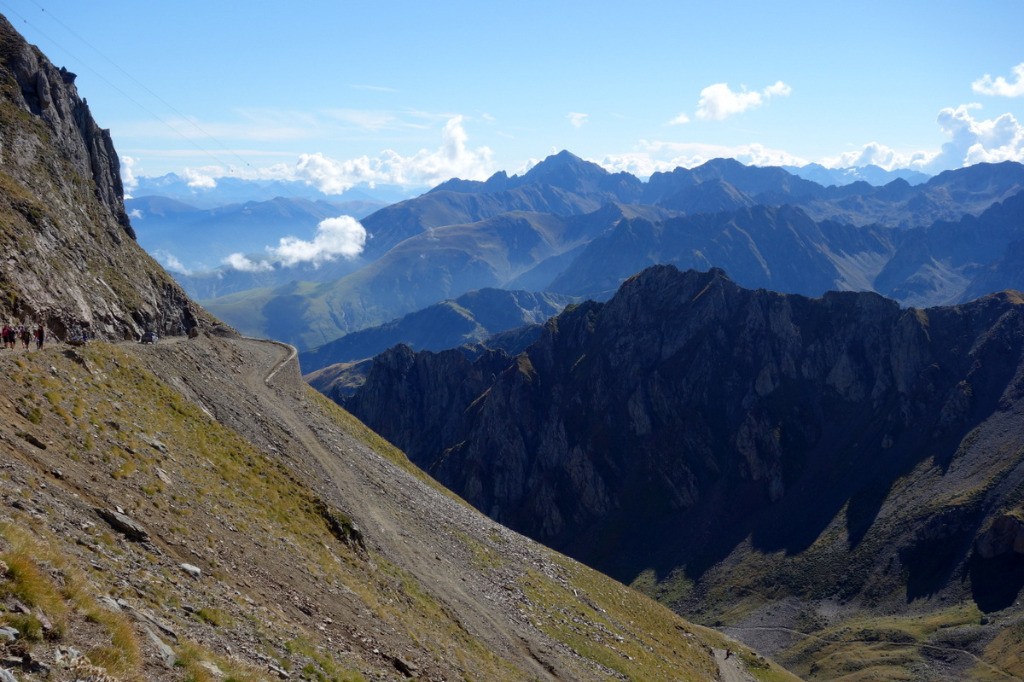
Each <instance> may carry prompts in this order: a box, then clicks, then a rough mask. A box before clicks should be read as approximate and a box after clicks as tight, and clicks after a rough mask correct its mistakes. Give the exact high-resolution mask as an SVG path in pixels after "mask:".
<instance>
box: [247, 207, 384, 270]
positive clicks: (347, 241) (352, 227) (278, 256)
mask: <svg viewBox="0 0 1024 682" xmlns="http://www.w3.org/2000/svg"><path fill="white" fill-rule="evenodd" d="M365 244H366V228H364V227H363V226H362V224H361V223H360V222H359V221H358V220H356V219H355V218H353V217H351V216H347V215H343V216H339V217H337V218H327V219H326V220H321V221H320V224H319V225H317V228H316V234H315V235H314V236H313V239H312V241H306V240H304V239H299V238H297V237H283V238H282V239H281V241H280V243H279V244H278V245H277V246H276V247H268V248H267V251H268V252H269V253H270V255H271V256H273V257H274V259H275V260H277V261H279V262H280V263H281V265H284V266H286V267H288V266H292V265H296V264H298V263H311V264H312V265H313V266H315V267H319V266H320V265H321V264H322V263H325V262H327V261H330V260H334V259H335V258H337V257H338V256H342V257H344V258H355V257H356V256H358V255H359V254H360V253H362V251H363V246H364V245H365Z"/></svg>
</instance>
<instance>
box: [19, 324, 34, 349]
mask: <svg viewBox="0 0 1024 682" xmlns="http://www.w3.org/2000/svg"><path fill="white" fill-rule="evenodd" d="M31 339H32V332H30V331H29V330H28V325H24V324H23V325H21V347H22V348H23V349H25V350H28V342H29V341H30V340H31Z"/></svg>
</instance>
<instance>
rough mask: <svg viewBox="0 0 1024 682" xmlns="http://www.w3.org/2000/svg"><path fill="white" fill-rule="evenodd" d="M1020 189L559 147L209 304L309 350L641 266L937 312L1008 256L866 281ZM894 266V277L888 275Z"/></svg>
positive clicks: (400, 212) (978, 175)
mask: <svg viewBox="0 0 1024 682" xmlns="http://www.w3.org/2000/svg"><path fill="white" fill-rule="evenodd" d="M1022 191H1024V166H1021V165H1020V164H1016V163H1012V162H1005V163H1001V164H978V165H976V166H971V167H968V168H962V169H958V170H956V171H949V172H947V173H942V174H940V175H938V176H936V177H934V178H931V179H929V180H928V181H927V182H924V183H922V184H920V185H916V186H913V185H911V184H909V183H908V182H907V181H906V180H903V179H898V180H894V181H893V182H891V183H889V184H888V185H885V186H882V187H875V186H872V185H869V184H868V183H866V182H857V183H853V184H849V185H844V186H829V187H823V186H821V185H819V184H817V183H814V182H811V181H809V180H805V179H803V178H800V177H797V176H795V175H792V174H791V173H788V172H787V171H785V170H783V169H782V168H759V167H747V166H744V165H743V164H741V163H739V162H737V161H735V160H731V159H715V160H713V161H709V162H707V163H705V164H703V165H701V166H698V167H696V168H692V169H684V168H678V169H676V170H674V171H672V172H670V173H655V174H654V175H652V176H651V177H650V179H648V180H647V181H646V182H641V181H640V180H639V179H637V178H635V177H634V176H631V175H628V174H624V173H616V174H613V173H609V172H607V171H606V170H604V169H602V168H601V167H600V166H597V165H596V164H593V163H589V162H586V161H584V160H582V159H579V158H578V157H575V156H573V155H572V154H570V153H569V152H560V153H559V154H556V155H553V156H551V157H549V158H548V159H545V160H544V161H543V162H541V163H539V164H537V165H536V166H535V167H534V168H532V169H531V170H530V171H529V172H527V173H525V174H523V175H521V176H512V177H509V176H507V175H506V174H504V173H499V174H496V175H495V176H493V177H492V178H490V179H489V180H487V181H483V182H474V181H465V180H452V181H449V182H446V183H443V184H442V185H440V186H438V187H437V188H435V189H434V190H432V191H430V192H428V193H426V194H424V195H422V196H420V197H417V198H414V199H408V200H406V201H403V202H400V203H398V204H395V205H393V206H389V207H387V208H385V209H382V210H380V211H377V212H376V213H374V214H372V215H371V216H368V217H367V218H366V219H365V220H364V221H363V224H364V226H365V227H366V229H367V232H368V235H369V238H368V241H367V248H366V251H365V252H364V253H363V254H362V255H361V256H360V258H359V259H356V260H344V261H341V260H339V261H338V262H337V264H336V265H328V266H326V269H323V268H322V269H321V271H320V272H319V274H318V276H317V279H318V281H317V283H316V284H312V283H310V284H295V283H290V284H288V285H287V286H281V287H278V288H276V289H264V290H259V291H249V292H239V293H236V294H235V295H232V296H229V297H224V298H221V299H218V300H215V301H208V305H210V307H211V309H212V310H214V311H215V312H218V313H219V314H221V315H223V316H224V317H225V319H228V320H229V321H231V322H232V323H234V324H236V325H237V326H239V327H240V328H243V329H245V330H246V331H247V333H252V334H259V335H267V336H271V337H275V338H283V339H288V340H289V341H291V342H293V343H296V344H297V345H299V346H300V347H302V348H303V349H308V348H311V347H315V346H318V345H321V344H323V343H326V342H330V341H332V340H333V339H334V338H337V337H339V336H341V335H344V334H346V333H349V332H352V331H357V330H359V329H362V328H365V327H367V326H375V325H377V324H380V323H382V322H384V321H386V320H388V319H393V318H394V317H396V316H398V315H402V314H406V313H409V312H413V311H415V310H417V309H421V308H423V307H426V306H429V305H432V304H434V303H436V302H438V301H440V300H444V299H446V298H453V297H457V296H459V295H461V294H462V293H464V292H466V291H470V290H474V289H479V288H482V287H501V288H512V289H527V290H530V291H544V292H554V293H561V294H567V295H572V296H580V295H582V296H591V297H598V298H603V297H607V296H609V295H611V293H612V292H614V290H615V289H616V288H617V287H618V285H619V284H621V282H622V281H623V280H625V278H627V277H629V276H630V275H632V274H634V273H635V272H636V271H638V270H639V269H641V268H643V267H646V266H647V265H651V264H655V263H673V264H677V265H678V266H679V267H682V268H688V267H698V268H707V267H721V268H724V269H725V270H726V271H727V272H729V273H730V276H732V277H734V278H735V279H736V281H738V282H741V283H742V284H744V285H746V286H771V287H772V288H776V289H779V290H782V291H786V292H789V293H803V294H808V295H819V294H821V293H823V292H824V291H828V290H831V289H850V290H877V291H879V292H880V293H883V294H884V295H888V296H895V297H899V298H900V300H901V301H902V302H904V303H912V304H917V305H939V304H947V303H952V302H958V301H960V300H964V296H966V295H968V294H967V292H969V291H972V292H973V291H976V290H978V289H979V287H981V286H982V285H983V283H984V282H986V281H988V279H986V278H985V277H980V278H979V279H978V280H977V282H975V279H974V275H975V274H980V273H981V272H982V271H984V270H987V269H990V268H994V267H996V261H997V260H999V259H1000V258H1002V256H1003V253H1004V251H1005V250H1006V249H1007V248H1009V247H1008V246H1007V245H1002V246H1001V247H1000V249H1002V250H1000V251H999V252H998V253H993V254H987V255H986V258H987V259H986V260H980V261H971V262H969V263H964V262H961V263H958V264H956V265H952V264H951V263H950V262H948V259H945V254H943V253H936V254H934V256H933V255H932V254H928V253H926V252H925V251H923V250H921V249H918V250H917V251H916V252H909V251H908V252H904V253H902V254H899V256H900V260H901V261H907V262H906V263H904V264H903V265H901V266H900V268H890V270H889V271H888V272H887V273H886V277H885V278H883V280H884V281H882V280H880V281H878V282H876V281H875V280H876V279H877V278H879V276H880V273H881V271H882V270H883V268H885V267H886V266H887V264H888V262H889V261H890V260H891V259H893V258H896V257H897V249H898V247H899V245H900V244H901V243H902V242H903V240H907V241H918V240H920V239H921V237H920V235H921V234H924V233H928V232H930V231H931V232H934V228H935V226H937V225H941V224H945V223H955V222H963V223H964V225H965V227H969V225H968V222H969V220H970V219H972V218H974V217H979V216H980V215H982V214H983V213H985V212H986V211H992V210H994V209H995V208H996V207H997V206H998V205H999V204H1000V202H1002V203H1003V204H1008V203H1011V202H1013V201H1015V198H1014V197H1015V196H1016V195H1018V194H1020V193H1021V192H1022ZM993 215H995V214H993ZM780 216H781V218H780ZM648 224H649V225H648ZM976 225H977V226H978V227H986V228H988V227H992V226H991V225H990V224H988V223H977V224H976ZM638 226H640V227H638ZM1004 227H1006V228H1009V227H1012V225H1006V226H1004ZM1000 229H1001V228H1000ZM628 232H632V234H631V235H630V236H629V238H623V233H628ZM777 242H783V243H786V246H785V247H783V246H781V245H780V244H778V243H777ZM794 242H795V247H796V253H797V254H798V255H800V257H801V259H802V262H803V261H808V263H807V265H808V272H807V273H806V274H807V276H806V277H804V276H803V273H796V274H797V276H796V277H795V278H787V277H785V276H784V274H785V271H786V270H787V268H789V269H790V270H792V269H793V268H794V266H793V264H792V263H790V262H788V260H787V258H788V256H789V255H790V246H792V245H794V244H793V243H794ZM609 244H613V246H609ZM609 249H610V251H609ZM907 256H910V257H911V258H910V259H909V260H908V258H906V257H907ZM914 257H916V258H917V260H913V258H914ZM609 259H610V260H611V261H612V263H613V264H614V265H615V267H614V268H613V269H611V270H610V271H609V270H607V269H606V268H605V267H604V261H605V260H609ZM897 272H905V273H907V280H906V281H895V280H894V277H893V276H892V275H893V274H894V273H897ZM1002 272H1003V273H1004V276H1005V277H1008V278H1011V279H1012V275H1011V274H1010V272H1009V271H1006V270H1003V271H1002ZM332 277H333V278H334V279H333V280H332V279H331V278H332ZM805 280H806V281H805ZM413 281H414V282H415V286H411V285H410V284H411V283H412V282H413ZM812 281H813V284H812ZM1021 286H1024V283H1022V284H1021ZM985 293H990V292H985ZM904 297H905V300H904ZM268 311H273V313H274V314H273V315H268V314H267V313H268ZM283 313H287V314H283Z"/></svg>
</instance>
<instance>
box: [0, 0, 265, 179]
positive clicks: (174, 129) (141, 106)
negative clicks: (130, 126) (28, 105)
mask: <svg viewBox="0 0 1024 682" xmlns="http://www.w3.org/2000/svg"><path fill="white" fill-rule="evenodd" d="M32 4H34V5H35V6H36V7H38V8H39V10H40V11H41V12H43V13H44V14H46V15H47V16H48V17H49V18H50V19H52V20H53V21H55V22H57V23H58V24H59V25H60V26H61V27H62V28H63V29H64V30H65V31H67V32H68V33H70V34H71V35H72V36H74V37H75V38H77V39H78V40H79V42H81V43H83V44H84V45H85V46H86V47H88V48H89V49H91V50H92V51H93V52H95V53H96V54H97V55H99V56H100V57H101V58H103V59H104V60H105V61H106V62H107V63H109V64H110V65H111V66H113V67H114V68H115V69H117V70H118V71H119V72H121V74H122V75H123V76H125V77H126V78H127V79H128V80H130V81H131V82H133V83H134V84H135V85H137V86H139V87H140V88H142V89H143V90H145V91H146V92H147V93H149V95H150V96H151V97H153V98H154V99H156V100H157V101H158V102H160V103H161V104H162V105H163V106H165V107H167V108H168V109H170V110H171V111H172V112H174V113H175V114H177V116H178V117H180V118H181V119H182V120H184V121H187V122H188V124H189V125H191V126H192V127H193V128H194V129H195V130H196V131H198V132H199V133H200V134H201V135H202V136H203V137H205V138H206V139H209V140H211V141H213V142H215V143H217V145H218V146H220V148H221V149H222V150H223V151H224V152H226V153H227V154H230V155H232V156H234V157H235V158H236V159H238V160H239V162H241V165H242V166H245V167H248V168H253V165H252V164H250V163H249V162H248V161H246V160H245V159H244V158H242V157H241V156H239V155H238V153H237V152H235V151H234V150H232V149H230V148H229V147H228V146H227V145H225V144H224V143H223V142H221V141H220V140H219V139H217V138H216V137H215V136H214V135H212V134H210V133H209V132H207V131H206V130H204V129H203V128H202V126H200V125H199V124H198V123H196V122H195V121H194V120H192V119H191V118H189V117H188V116H186V115H185V114H183V113H182V112H181V111H179V110H178V108H177V107H175V106H174V105H173V104H171V103H170V102H168V101H167V100H165V99H164V98H163V97H161V96H160V95H158V94H157V93H155V92H153V90H152V89H150V88H149V87H148V86H147V85H146V84H145V83H143V82H142V81H140V80H139V79H137V78H135V77H134V76H133V75H132V74H130V73H129V72H128V71H126V70H125V69H124V68H123V67H121V65H120V64H118V63H117V62H115V61H114V60H113V59H111V58H110V57H108V56H107V55H106V54H104V53H103V52H102V51H101V50H100V49H99V48H97V47H96V46H95V45H93V44H92V43H90V42H89V41H88V40H86V39H85V38H83V37H82V36H81V35H79V34H78V32H76V31H75V30H74V29H73V28H71V27H70V26H68V25H67V24H66V23H64V22H63V21H61V20H60V18H59V17H57V16H56V15H55V14H53V12H50V11H48V10H47V9H46V8H45V7H43V6H42V5H41V4H40V3H39V2H37V1H36V0H32ZM0 6H3V7H5V8H6V10H7V11H9V12H10V13H11V14H13V15H16V16H17V17H19V18H20V19H21V20H22V22H23V23H25V24H26V25H28V26H31V27H32V28H33V29H34V30H35V31H37V32H38V33H39V34H40V35H42V36H43V37H44V38H46V39H47V40H49V41H50V42H52V43H53V44H55V45H57V46H58V47H60V48H61V49H62V50H64V52H66V53H67V54H68V56H69V57H71V58H72V59H74V60H75V61H77V62H78V63H80V64H81V65H82V66H84V67H85V68H86V69H87V70H88V71H90V72H91V73H93V74H94V75H95V76H97V77H98V78H99V79H100V80H102V81H103V82H104V83H106V84H107V85H108V86H110V87H111V88H113V89H114V90H115V91H117V92H118V93H120V94H121V96H123V97H124V98H125V99H127V100H128V101H129V102H131V103H132V104H134V105H135V106H137V107H138V108H139V109H141V110H142V111H144V112H145V113H147V114H148V115H150V116H152V117H153V118H154V119H156V120H157V121H159V122H160V123H162V124H163V125H165V126H167V128H168V129H169V130H171V131H172V132H173V133H174V134H176V135H178V136H179V137H180V138H181V139H183V140H185V141H186V142H188V143H189V144H190V145H192V146H193V147H195V148H196V149H197V150H199V151H200V152H202V153H204V154H206V155H207V156H209V157H210V158H211V159H213V160H214V161H216V162H217V163H219V164H222V165H224V166H226V167H227V168H230V167H231V164H230V163H227V162H225V161H224V159H222V158H220V157H219V156H218V155H217V154H215V153H214V152H213V151H211V150H209V149H207V148H206V147H203V146H202V145H200V144H199V143H198V142H196V141H195V139H193V138H191V137H189V136H188V135H186V134H185V133H184V132H182V131H181V130H180V129H179V128H177V127H176V126H174V125H173V124H171V123H170V122H169V121H167V120H165V119H164V118H163V117H162V116H160V115H159V114H157V113H156V112H154V111H152V110H151V109H150V108H148V107H147V106H145V105H144V104H142V103H141V102H139V101H138V100H137V99H135V98H134V97H132V96H131V95H129V94H128V93H127V92H125V91H124V90H123V89H122V88H121V87H120V86H118V85H117V84H116V83H114V82H113V81H111V80H110V79H109V78H107V77H106V76H105V75H103V74H102V73H101V72H100V71H98V70H97V69H95V68H93V67H91V66H90V65H89V64H87V63H86V62H85V61H84V60H82V59H80V58H78V57H77V56H76V55H75V54H74V53H73V52H72V51H71V50H69V49H68V48H67V46H66V45H65V44H63V43H62V42H61V41H59V40H56V39H54V38H53V37H52V36H50V35H49V34H47V33H46V32H45V31H44V30H42V28H40V26H39V25H38V24H37V23H35V22H31V21H29V20H28V18H27V17H25V16H24V15H23V14H21V13H20V12H18V11H17V10H15V9H13V8H11V7H10V5H8V4H7V3H6V2H0Z"/></svg>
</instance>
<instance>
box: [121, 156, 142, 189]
mask: <svg viewBox="0 0 1024 682" xmlns="http://www.w3.org/2000/svg"><path fill="white" fill-rule="evenodd" d="M134 171H135V158H134V157H132V156H122V157H121V184H122V185H123V186H124V190H125V192H131V191H133V190H134V189H135V188H136V187H138V186H139V181H138V179H137V178H136V177H135V172H134ZM129 198H131V197H125V199H129Z"/></svg>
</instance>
